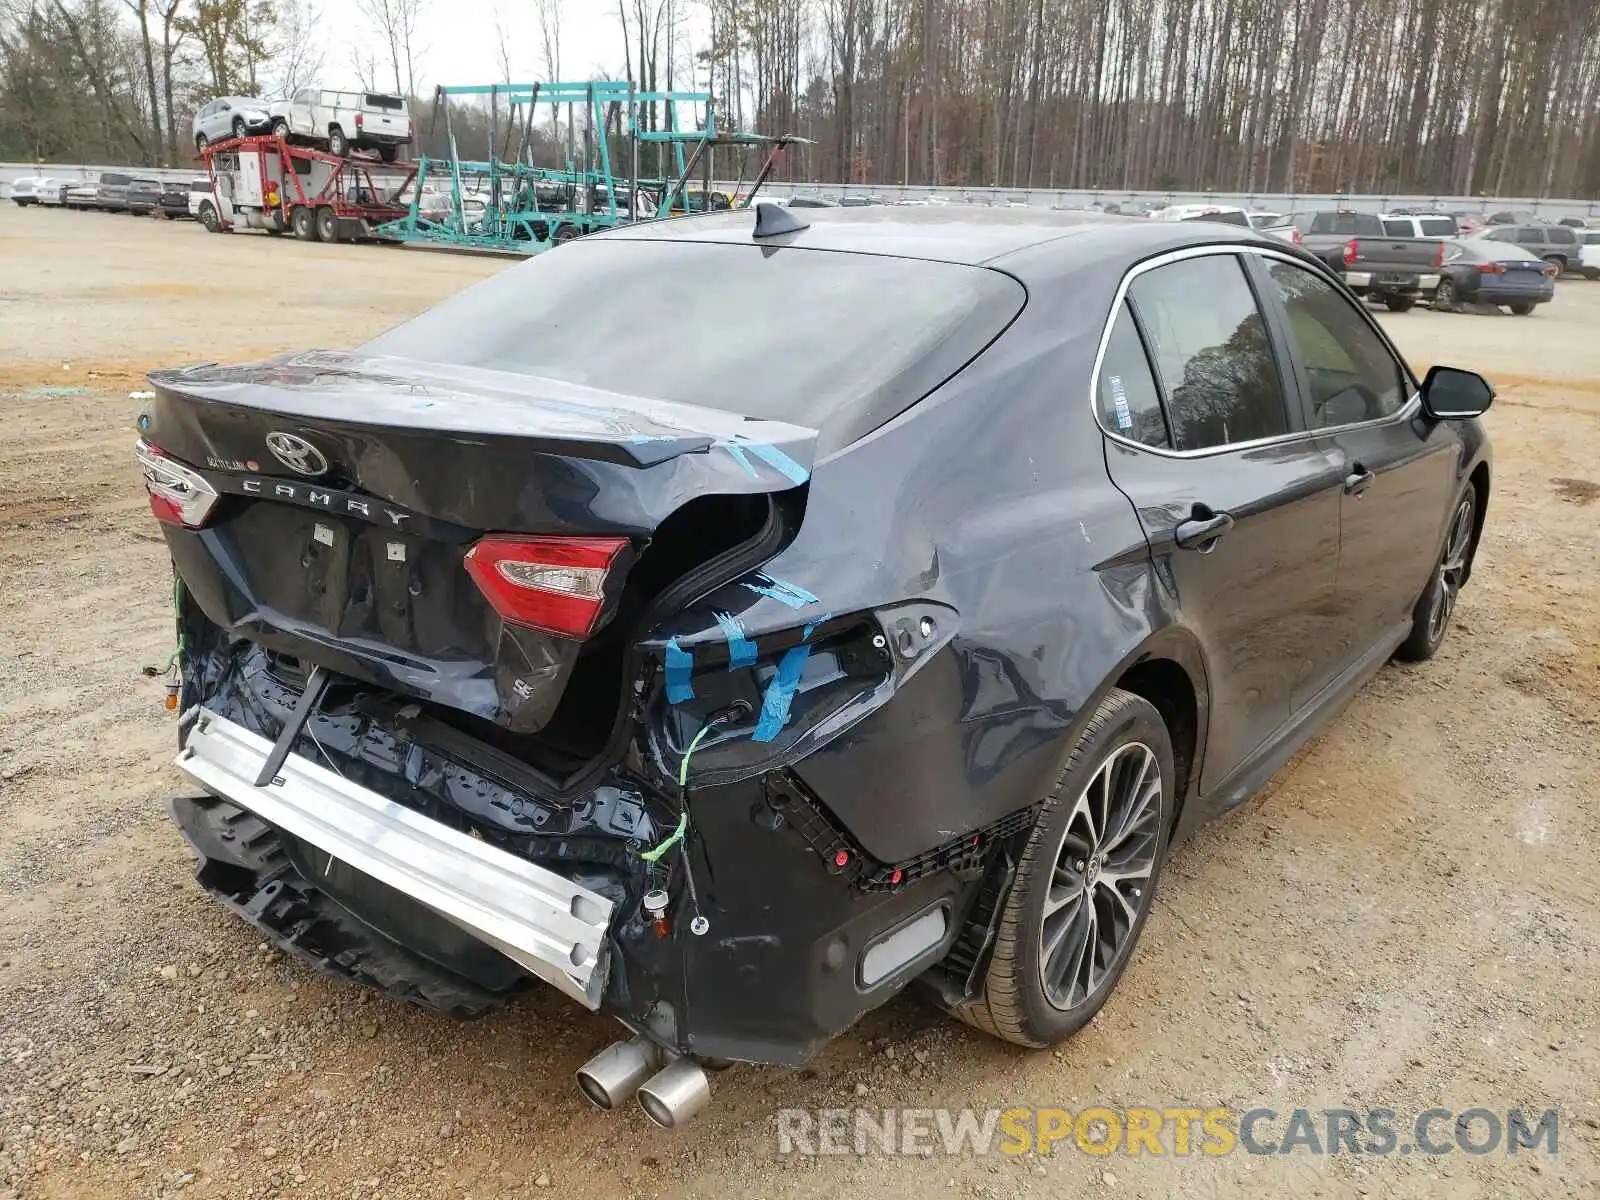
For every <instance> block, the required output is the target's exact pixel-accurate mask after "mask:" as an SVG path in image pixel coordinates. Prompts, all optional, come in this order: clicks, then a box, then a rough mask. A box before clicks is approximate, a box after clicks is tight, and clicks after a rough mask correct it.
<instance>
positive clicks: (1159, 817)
mask: <svg viewBox="0 0 1600 1200" xmlns="http://www.w3.org/2000/svg"><path fill="white" fill-rule="evenodd" d="M1175 787H1176V775H1175V772H1174V770H1173V765H1172V740H1171V738H1170V737H1169V736H1168V734H1167V727H1166V725H1165V724H1164V723H1163V722H1162V720H1161V714H1160V713H1158V712H1157V711H1156V709H1155V707H1154V706H1153V705H1152V704H1151V703H1150V702H1149V701H1148V700H1145V699H1144V698H1143V697H1140V696H1136V695H1134V694H1133V693H1132V692H1125V691H1122V690H1121V689H1120V688H1113V689H1112V690H1111V691H1110V692H1108V693H1107V694H1106V697H1105V699H1103V700H1102V701H1101V702H1100V705H1099V707H1098V708H1096V709H1095V711H1094V715H1093V716H1091V717H1090V718H1089V722H1088V724H1087V725H1086V726H1085V727H1084V731H1083V734H1082V736H1080V737H1079V739H1078V744H1077V745H1076V746H1075V747H1074V748H1073V751H1072V754H1071V755H1070V756H1069V757H1068V759H1067V762H1066V765H1065V766H1064V767H1063V769H1062V772H1061V776H1060V779H1059V781H1058V782H1057V784H1056V787H1055V790H1054V791H1052V792H1051V793H1050V795H1049V796H1047V797H1046V798H1045V801H1044V804H1043V805H1042V807H1041V810H1040V813H1039V818H1038V820H1037V822H1035V824H1034V827H1033V832H1032V833H1030V834H1029V835H1028V841H1027V844H1026V845H1025V846H1024V847H1023V850H1022V857H1021V861H1020V862H1019V863H1018V865H1017V875H1016V879H1015V881H1014V882H1013V883H1012V885H1011V891H1010V894H1009V895H1008V896H1007V897H1006V900H1005V907H1004V909H1003V910H1002V912H1001V917H1000V927H999V932H998V934H997V935H996V939H995V946H994V955H993V957H992V958H991V959H990V962H989V969H988V973H987V975H986V976H985V978H984V983H983V992H982V993H981V994H980V995H979V996H978V997H977V999H975V1000H974V1001H973V1002H972V1003H971V1004H969V1005H965V1006H963V1007H962V1008H960V1009H958V1010H957V1015H959V1016H960V1017H961V1019H962V1020H964V1021H966V1022H967V1023H968V1024H970V1025H974V1026H976V1027H977V1028H979V1029H982V1030H983V1031H984V1032H985V1033H989V1034H992V1035H993V1036H995V1037H998V1038H1002V1039H1004V1040H1005V1041H1008V1042H1012V1043H1015V1044H1016V1045H1019V1046H1034V1047H1038V1046H1049V1045H1053V1044H1055V1043H1056V1042H1060V1041H1062V1040H1064V1039H1066V1038H1068V1037H1070V1036H1072V1035H1073V1034H1074V1033H1076V1032H1077V1031H1078V1030H1079V1029H1081V1028H1083V1026H1084V1025H1086V1024H1088V1022H1089V1021H1090V1020H1091V1019H1092V1018H1093V1017H1094V1015H1095V1013H1097V1012H1099V1011H1100V1007H1101V1006H1102V1005H1103V1004H1104V1003H1105V1002H1106V999H1107V998H1108V997H1109V996H1110V995H1111V992H1112V989H1113V988H1115V987H1116V984H1117V980H1118V979H1119V978H1120V977H1121V975H1122V972H1123V969H1124V968H1125V967H1126V966H1127V964H1128V960H1129V959H1130V957H1131V956H1132V953H1133V948H1134V946H1135V945H1136V944H1137V943H1138V940H1139V934H1140V933H1141V932H1142V931H1143V929H1144V922H1145V918H1146V917H1148V916H1149V914H1150V905H1151V901H1152V900H1153V898H1154V896H1155V888H1156V882H1157V880H1158V879H1159V877H1160V874H1161V865H1162V860H1163V859H1164V858H1165V857H1166V851H1167V836H1168V833H1169V832H1170V830H1171V827H1172V813H1173V806H1174V804H1175V799H1174V789H1175Z"/></svg>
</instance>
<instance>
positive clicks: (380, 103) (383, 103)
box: [366, 95, 406, 112]
mask: <svg viewBox="0 0 1600 1200" xmlns="http://www.w3.org/2000/svg"><path fill="white" fill-rule="evenodd" d="M366 101H367V107H368V108H382V109H387V110H388V111H389V112H399V111H400V110H401V109H402V108H404V107H405V106H406V102H405V101H404V100H402V99H400V97H399V96H376V95H368V96H367V97H366Z"/></svg>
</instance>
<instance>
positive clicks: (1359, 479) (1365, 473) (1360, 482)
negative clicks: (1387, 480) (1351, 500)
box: [1344, 463, 1372, 496]
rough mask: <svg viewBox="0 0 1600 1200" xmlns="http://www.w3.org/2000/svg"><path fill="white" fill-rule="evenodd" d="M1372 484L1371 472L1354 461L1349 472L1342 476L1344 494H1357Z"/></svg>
mask: <svg viewBox="0 0 1600 1200" xmlns="http://www.w3.org/2000/svg"><path fill="white" fill-rule="evenodd" d="M1371 486H1372V472H1371V471H1369V470H1367V469H1366V468H1365V467H1363V466H1362V465H1361V464H1360V463H1356V464H1355V465H1354V466H1352V467H1351V468H1350V474H1348V475H1346V476H1345V477H1344V494H1345V495H1346V496H1359V495H1361V493H1362V492H1364V491H1366V490H1367V489H1368V488H1369V487H1371Z"/></svg>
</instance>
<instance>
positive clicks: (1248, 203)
mask: <svg viewBox="0 0 1600 1200" xmlns="http://www.w3.org/2000/svg"><path fill="white" fill-rule="evenodd" d="M102 171H118V172H121V173H122V174H125V175H136V176H138V177H139V178H140V179H160V180H168V179H175V180H188V179H193V178H196V177H197V176H199V175H203V174H204V171H202V170H201V169H199V168H198V167H166V168H156V167H113V166H101V165H93V164H84V163H45V164H42V165H39V164H34V163H0V196H4V195H9V190H10V182H11V180H13V179H16V178H17V177H18V176H22V175H47V176H49V177H51V178H54V179H61V180H65V181H67V182H69V183H77V182H80V181H83V180H90V179H97V178H99V176H100V173H101V172H102ZM716 186H717V187H718V188H720V189H722V190H724V191H729V192H731V191H732V190H733V189H734V187H735V186H736V185H735V181H733V180H724V181H721V182H719V183H718V184H716ZM797 194H798V195H806V196H824V197H826V198H828V199H835V200H836V199H838V198H839V197H840V196H843V195H856V196H876V197H878V198H879V199H881V200H886V201H891V202H892V201H895V200H926V199H929V198H930V197H944V198H945V199H947V200H950V201H951V202H953V203H958V202H961V201H963V200H986V201H989V202H991V203H1000V204H1005V203H1007V202H1010V201H1022V202H1023V203H1025V204H1028V205H1029V206H1031V207H1037V208H1087V207H1090V206H1091V205H1097V204H1098V205H1104V204H1123V203H1128V202H1130V201H1132V202H1140V201H1142V202H1145V203H1150V202H1155V203H1160V204H1233V205H1238V206H1239V207H1241V208H1248V209H1251V210H1252V211H1254V210H1265V211H1268V212H1283V213H1289V212H1304V211H1307V210H1316V209H1326V208H1353V209H1357V210H1359V211H1362V212H1387V211H1389V210H1391V209H1395V208H1437V209H1440V210H1442V211H1445V212H1473V213H1484V214H1488V213H1495V212H1505V211H1511V212H1517V213H1525V212H1526V213H1534V214H1537V215H1539V216H1542V217H1547V218H1549V219H1550V220H1553V221H1554V220H1559V219H1560V218H1562V217H1585V218H1589V219H1592V220H1596V221H1600V198H1597V199H1589V200H1579V199H1545V200H1536V199H1531V198H1527V197H1518V196H1417V195H1362V196H1347V195H1337V194H1325V195H1290V194H1286V193H1283V192H1255V193H1245V192H1123V191H1116V190H1112V189H1106V190H1081V189H1080V190H1066V189H1056V188H977V187H923V186H920V185H918V186H911V187H900V186H897V185H892V184H883V185H871V184H837V183H803V184H800V183H797V184H788V183H769V184H768V185H767V186H766V187H765V188H764V189H763V190H762V195H764V196H770V197H772V198H774V199H782V198H786V197H788V196H790V195H797Z"/></svg>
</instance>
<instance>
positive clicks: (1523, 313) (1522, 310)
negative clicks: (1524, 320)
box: [1506, 304, 1534, 317]
mask: <svg viewBox="0 0 1600 1200" xmlns="http://www.w3.org/2000/svg"><path fill="white" fill-rule="evenodd" d="M1506 307H1507V308H1509V309H1510V310H1511V311H1512V312H1513V313H1515V314H1516V315H1517V316H1519V317H1531V316H1532V315H1533V308H1534V306H1533V305H1531V304H1508V305H1506Z"/></svg>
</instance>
